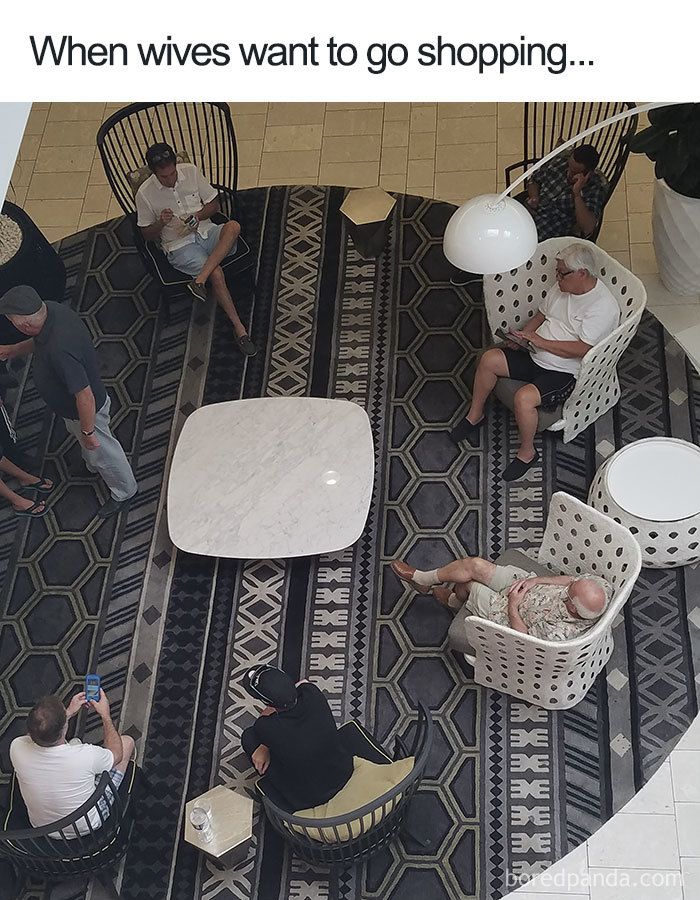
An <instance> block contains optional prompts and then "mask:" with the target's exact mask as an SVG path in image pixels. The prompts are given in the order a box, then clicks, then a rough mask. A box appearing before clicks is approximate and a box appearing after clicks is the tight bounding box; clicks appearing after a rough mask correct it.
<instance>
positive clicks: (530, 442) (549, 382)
mask: <svg viewBox="0 0 700 900" xmlns="http://www.w3.org/2000/svg"><path fill="white" fill-rule="evenodd" d="M555 274H556V284H555V285H554V286H553V287H551V288H550V289H549V291H547V294H546V296H545V298H544V299H543V301H542V303H541V304H540V308H539V310H538V312H537V313H535V315H534V316H532V318H531V319H530V320H529V321H528V322H527V324H526V325H525V326H524V327H523V328H522V330H520V331H512V332H511V334H513V335H515V337H516V338H518V339H520V340H521V341H526V342H527V345H528V347H529V349H528V350H524V349H519V348H518V347H517V346H515V345H514V344H510V343H507V344H505V346H503V347H494V348H492V349H491V350H487V351H486V352H485V353H484V354H483V356H482V357H481V359H480V360H479V364H478V366H477V369H476V375H475V377H474V388H473V391H472V402H471V406H470V407H469V411H468V412H467V416H466V418H465V419H463V420H462V421H461V422H460V423H459V424H458V425H457V426H456V427H455V428H453V430H452V431H451V432H450V437H451V438H452V440H453V441H454V442H455V443H459V442H460V441H463V440H465V439H466V438H468V437H469V436H471V435H472V434H474V433H475V432H476V431H477V430H478V429H479V428H480V427H481V425H482V424H483V423H484V421H485V415H484V406H485V404H486V400H487V398H488V396H489V394H490V393H491V392H492V391H493V389H494V388H495V387H496V382H497V381H498V379H499V378H514V379H515V380H516V381H524V382H526V383H525V384H524V385H523V387H521V388H520V389H519V390H518V391H517V393H516V394H515V407H514V408H515V421H516V422H517V425H518V432H519V435H520V447H519V448H518V452H517V453H516V455H515V458H514V459H512V460H511V462H510V463H509V464H508V465H507V466H506V468H505V470H504V472H503V478H504V480H505V481H514V480H516V479H518V478H522V477H523V475H525V473H526V472H527V471H528V469H530V468H531V467H532V466H534V465H535V464H536V463H537V461H538V460H539V454H538V453H537V451H536V450H535V444H534V440H535V433H536V431H537V422H538V414H537V407H538V406H542V408H543V409H548V408H552V407H555V406H557V405H558V404H559V403H563V402H564V400H566V398H567V397H568V396H569V394H570V393H571V392H572V391H573V389H574V386H575V384H576V376H577V375H578V371H579V369H580V368H581V360H582V359H583V357H584V356H585V355H586V353H588V351H589V350H590V349H591V347H594V346H595V345H596V344H597V343H599V342H600V341H602V340H604V339H605V338H606V337H608V336H609V335H610V334H612V332H613V331H614V330H615V328H617V325H618V323H619V320H620V307H619V306H618V303H617V300H616V299H615V298H614V297H613V295H612V294H611V292H610V290H609V288H608V287H607V285H606V284H605V283H604V282H603V281H601V280H600V278H598V276H597V275H596V267H595V257H594V256H593V253H592V252H591V249H590V247H588V246H586V244H570V245H569V246H568V247H565V248H564V249H563V250H561V251H560V252H559V253H558V254H557V257H556V273H555Z"/></svg>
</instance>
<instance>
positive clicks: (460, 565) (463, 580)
mask: <svg viewBox="0 0 700 900" xmlns="http://www.w3.org/2000/svg"><path fill="white" fill-rule="evenodd" d="M495 571H496V566H495V565H494V563H492V562H489V561H488V560H487V559H482V558H481V557H480V556H467V557H466V558H465V559H456V560H455V561H454V562H451V563H448V565H446V566H443V567H442V568H441V569H438V570H437V574H438V579H439V580H440V581H446V582H448V583H449V582H452V583H453V584H454V585H455V593H456V589H457V586H458V585H461V584H464V585H468V584H469V583H470V582H472V581H478V582H480V583H481V584H488V583H489V582H490V581H491V579H492V578H493V575H494V572H495Z"/></svg>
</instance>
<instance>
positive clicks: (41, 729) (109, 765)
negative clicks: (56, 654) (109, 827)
mask: <svg viewBox="0 0 700 900" xmlns="http://www.w3.org/2000/svg"><path fill="white" fill-rule="evenodd" d="M84 706H88V707H90V708H91V709H93V710H94V711H95V712H96V713H97V714H98V715H99V717H100V719H101V720H102V727H103V729H104V738H103V744H104V746H102V747H98V746H96V745H94V744H83V743H82V742H81V741H78V740H76V739H74V740H73V741H70V742H68V741H66V732H67V730H68V722H69V720H70V719H71V718H72V717H73V716H75V715H77V713H79V712H80V710H81V709H82V708H83V707H84ZM27 731H28V732H29V733H28V734H27V735H24V736H23V737H17V738H15V739H14V740H13V741H12V743H11V744H10V761H11V762H12V766H13V768H14V770H15V774H16V775H17V781H18V783H19V789H20V791H21V794H22V799H23V800H24V802H25V804H26V807H27V812H28V814H29V821H30V822H31V824H32V826H33V827H34V828H39V827H41V826H42V825H52V824H53V823H54V822H57V821H58V820H59V819H62V818H64V817H65V816H69V815H70V814H71V813H73V812H75V810H76V809H79V808H80V807H81V806H82V805H83V803H85V802H86V801H87V800H89V799H90V796H91V795H92V794H93V792H94V790H95V784H96V782H97V781H98V780H99V777H100V775H101V774H102V773H103V772H109V773H110V776H111V779H112V783H113V784H114V786H115V787H118V786H119V785H120V784H121V781H122V779H123V777H124V773H125V772H126V768H127V766H128V765H129V761H130V760H131V758H132V757H133V755H134V741H133V738H131V737H129V735H126V734H125V735H120V734H119V732H118V731H117V729H116V728H115V727H114V723H113V722H112V718H111V715H110V711H109V701H108V700H107V697H106V695H105V692H104V691H103V690H100V699H99V700H86V698H85V693H84V692H82V691H81V692H80V693H79V694H76V695H75V697H73V699H72V700H71V701H70V703H69V704H68V706H67V707H64V705H63V703H62V702H61V700H60V699H59V698H58V697H56V696H55V695H50V696H48V697H42V699H41V700H39V701H38V702H37V703H36V704H35V706H34V707H33V709H32V710H31V711H30V713H29V716H28V717H27ZM104 814H108V809H103V815H104ZM89 819H90V824H91V825H92V827H93V828H99V827H100V825H101V824H102V821H101V819H100V816H99V814H98V813H97V811H96V810H92V811H91V813H90V816H89ZM81 822H82V820H81ZM87 830H89V829H88V827H87V823H84V824H81V825H79V831H80V832H81V833H83V832H86V831H87Z"/></svg>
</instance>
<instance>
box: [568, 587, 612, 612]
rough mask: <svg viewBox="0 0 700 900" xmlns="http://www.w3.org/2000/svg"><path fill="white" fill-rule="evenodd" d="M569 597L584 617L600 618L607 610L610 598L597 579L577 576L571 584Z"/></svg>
mask: <svg viewBox="0 0 700 900" xmlns="http://www.w3.org/2000/svg"><path fill="white" fill-rule="evenodd" d="M569 599H570V600H571V603H572V604H573V607H574V609H575V610H576V612H577V614H578V615H579V616H580V617H581V618H582V619H598V618H600V616H602V615H603V613H604V612H605V607H606V606H607V603H608V598H607V596H606V594H605V591H604V590H603V588H602V587H601V586H600V584H599V583H598V582H597V581H594V580H593V579H592V578H577V579H576V581H572V582H571V584H570V585H569Z"/></svg>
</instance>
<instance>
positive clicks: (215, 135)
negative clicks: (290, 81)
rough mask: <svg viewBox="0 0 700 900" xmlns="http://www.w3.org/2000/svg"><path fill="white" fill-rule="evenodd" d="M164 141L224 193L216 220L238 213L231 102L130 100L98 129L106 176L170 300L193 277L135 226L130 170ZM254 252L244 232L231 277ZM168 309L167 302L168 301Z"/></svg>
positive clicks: (230, 263)
mask: <svg viewBox="0 0 700 900" xmlns="http://www.w3.org/2000/svg"><path fill="white" fill-rule="evenodd" d="M161 141H164V142H165V143H167V144H170V146H171V147H173V148H174V150H175V151H176V153H180V154H184V155H186V157H187V159H188V160H189V162H191V163H193V164H194V165H196V166H197V167H198V168H199V169H200V171H201V172H202V174H203V175H204V177H205V178H206V179H207V181H209V182H210V184H211V185H212V186H213V187H214V188H216V190H217V191H218V192H219V203H220V205H221V214H220V215H217V216H214V217H213V220H214V221H216V222H225V221H227V220H228V219H231V218H234V217H235V212H236V196H235V195H236V189H237V186H238V148H237V145H236V133H235V130H234V127H233V120H232V118H231V110H230V108H229V105H228V103H212V102H207V103H131V104H130V105H129V106H125V107H123V108H122V109H120V110H117V112H115V113H114V114H113V115H111V116H110V117H109V118H108V119H106V120H105V121H104V122H103V123H102V125H101V126H100V129H99V131H98V132H97V149H98V150H99V153H100V157H101V159H102V164H103V166H104V170H105V174H106V175H107V180H108V182H109V184H110V187H111V188H112V191H113V193H114V196H115V197H116V198H117V202H118V203H119V205H120V206H121V208H122V210H123V211H124V214H125V215H126V216H127V218H128V219H129V221H130V222H131V225H132V229H133V233H134V241H135V244H136V247H137V248H138V251H139V253H140V254H141V257H142V258H143V260H144V262H145V264H146V268H147V269H148V271H149V272H150V273H151V275H153V277H154V278H155V279H156V280H157V281H158V282H159V283H160V285H161V294H162V296H163V297H164V299H165V300H166V301H167V300H169V299H171V298H173V297H176V296H178V295H180V294H184V293H185V291H186V285H187V283H188V282H189V281H191V276H189V275H185V274H183V273H182V272H179V271H178V270H177V269H175V268H173V266H171V265H170V263H169V262H168V260H167V259H166V256H165V254H164V253H163V251H162V250H161V248H160V245H159V244H157V243H155V242H153V241H144V239H143V235H142V234H141V230H140V229H139V228H138V226H137V225H136V199H135V196H134V192H133V189H132V180H131V178H130V175H131V174H132V173H134V172H136V171H138V170H139V169H142V168H143V167H144V165H145V161H144V160H145V155H146V150H147V149H148V148H149V147H150V146H152V145H153V144H155V143H158V142H161ZM253 264H254V258H253V253H252V252H251V249H250V246H249V245H248V243H247V242H246V240H245V238H244V237H243V235H241V236H240V237H239V239H238V246H237V249H236V253H235V254H233V255H231V256H229V257H227V258H226V259H225V260H224V261H223V262H222V263H221V267H222V268H223V269H224V271H225V273H226V276H227V280H228V279H229V278H232V277H233V278H235V277H237V276H240V275H242V274H243V273H245V272H249V271H250V270H251V269H252V267H253ZM166 310H167V306H166Z"/></svg>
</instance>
